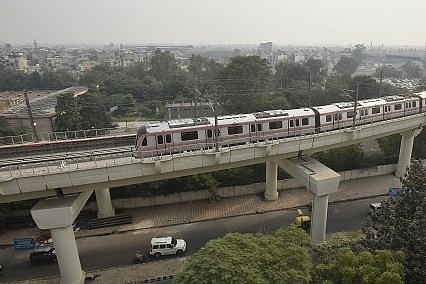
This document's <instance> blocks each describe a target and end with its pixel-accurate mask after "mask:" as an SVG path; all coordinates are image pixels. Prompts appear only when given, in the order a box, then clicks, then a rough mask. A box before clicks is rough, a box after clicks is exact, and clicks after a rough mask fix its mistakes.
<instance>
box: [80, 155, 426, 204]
mask: <svg viewBox="0 0 426 284" xmlns="http://www.w3.org/2000/svg"><path fill="white" fill-rule="evenodd" d="M425 164H426V163H425ZM395 171H396V164H391V165H380V166H377V167H371V168H365V169H358V170H349V171H343V172H340V173H339V174H340V175H341V180H342V181H344V180H352V179H357V178H366V177H373V176H380V175H388V174H391V173H394V172H395ZM277 187H278V190H288V189H292V188H300V187H303V185H302V184H301V183H299V182H298V181H297V180H295V179H284V180H279V181H278V183H277ZM265 188H266V184H265V182H260V183H253V184H248V185H239V186H229V187H222V188H218V191H217V192H218V194H219V195H220V196H222V197H236V196H242V195H251V194H258V193H261V192H264V191H265ZM210 195H211V194H210V192H209V191H207V190H199V191H192V192H179V193H174V194H170V195H167V196H151V197H132V198H120V199H114V200H113V201H112V204H113V206H114V208H115V209H128V208H138V207H149V206H155V205H166V204H175V203H184V202H190V201H195V200H203V199H206V200H207V199H208V197H209V196H210ZM86 208H96V202H92V203H90V204H88V205H86Z"/></svg>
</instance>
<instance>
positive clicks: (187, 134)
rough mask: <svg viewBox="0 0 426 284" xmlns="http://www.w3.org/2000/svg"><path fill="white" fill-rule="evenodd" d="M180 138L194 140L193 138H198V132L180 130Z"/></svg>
mask: <svg viewBox="0 0 426 284" xmlns="http://www.w3.org/2000/svg"><path fill="white" fill-rule="evenodd" d="M180 138H181V140H182V141H188V140H195V139H198V132H197V131H190V132H182V133H181V134H180Z"/></svg>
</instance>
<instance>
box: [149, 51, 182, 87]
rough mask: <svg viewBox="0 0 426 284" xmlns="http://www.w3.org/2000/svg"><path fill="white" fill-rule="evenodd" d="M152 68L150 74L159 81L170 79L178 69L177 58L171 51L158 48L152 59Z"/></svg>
mask: <svg viewBox="0 0 426 284" xmlns="http://www.w3.org/2000/svg"><path fill="white" fill-rule="evenodd" d="M150 66H151V69H150V70H149V74H150V75H151V76H153V77H154V78H155V79H157V80H158V81H162V82H165V81H169V80H170V79H171V78H172V76H174V75H175V74H176V73H178V71H181V70H180V68H179V66H178V65H177V62H176V59H175V58H174V56H173V55H172V54H170V52H168V51H161V50H160V49H156V50H155V52H154V55H153V56H152V57H151V60H150Z"/></svg>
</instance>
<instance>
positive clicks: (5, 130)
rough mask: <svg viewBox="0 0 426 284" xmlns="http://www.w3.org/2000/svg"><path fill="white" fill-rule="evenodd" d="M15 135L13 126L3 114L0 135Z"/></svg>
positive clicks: (0, 119)
mask: <svg viewBox="0 0 426 284" xmlns="http://www.w3.org/2000/svg"><path fill="white" fill-rule="evenodd" d="M12 135H15V131H14V130H13V128H12V126H11V125H10V124H9V122H8V121H7V120H6V118H4V117H3V116H0V137H2V136H12Z"/></svg>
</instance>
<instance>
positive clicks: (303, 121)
mask: <svg viewBox="0 0 426 284" xmlns="http://www.w3.org/2000/svg"><path fill="white" fill-rule="evenodd" d="M308 124H309V119H308V118H307V117H304V118H302V125H308Z"/></svg>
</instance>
